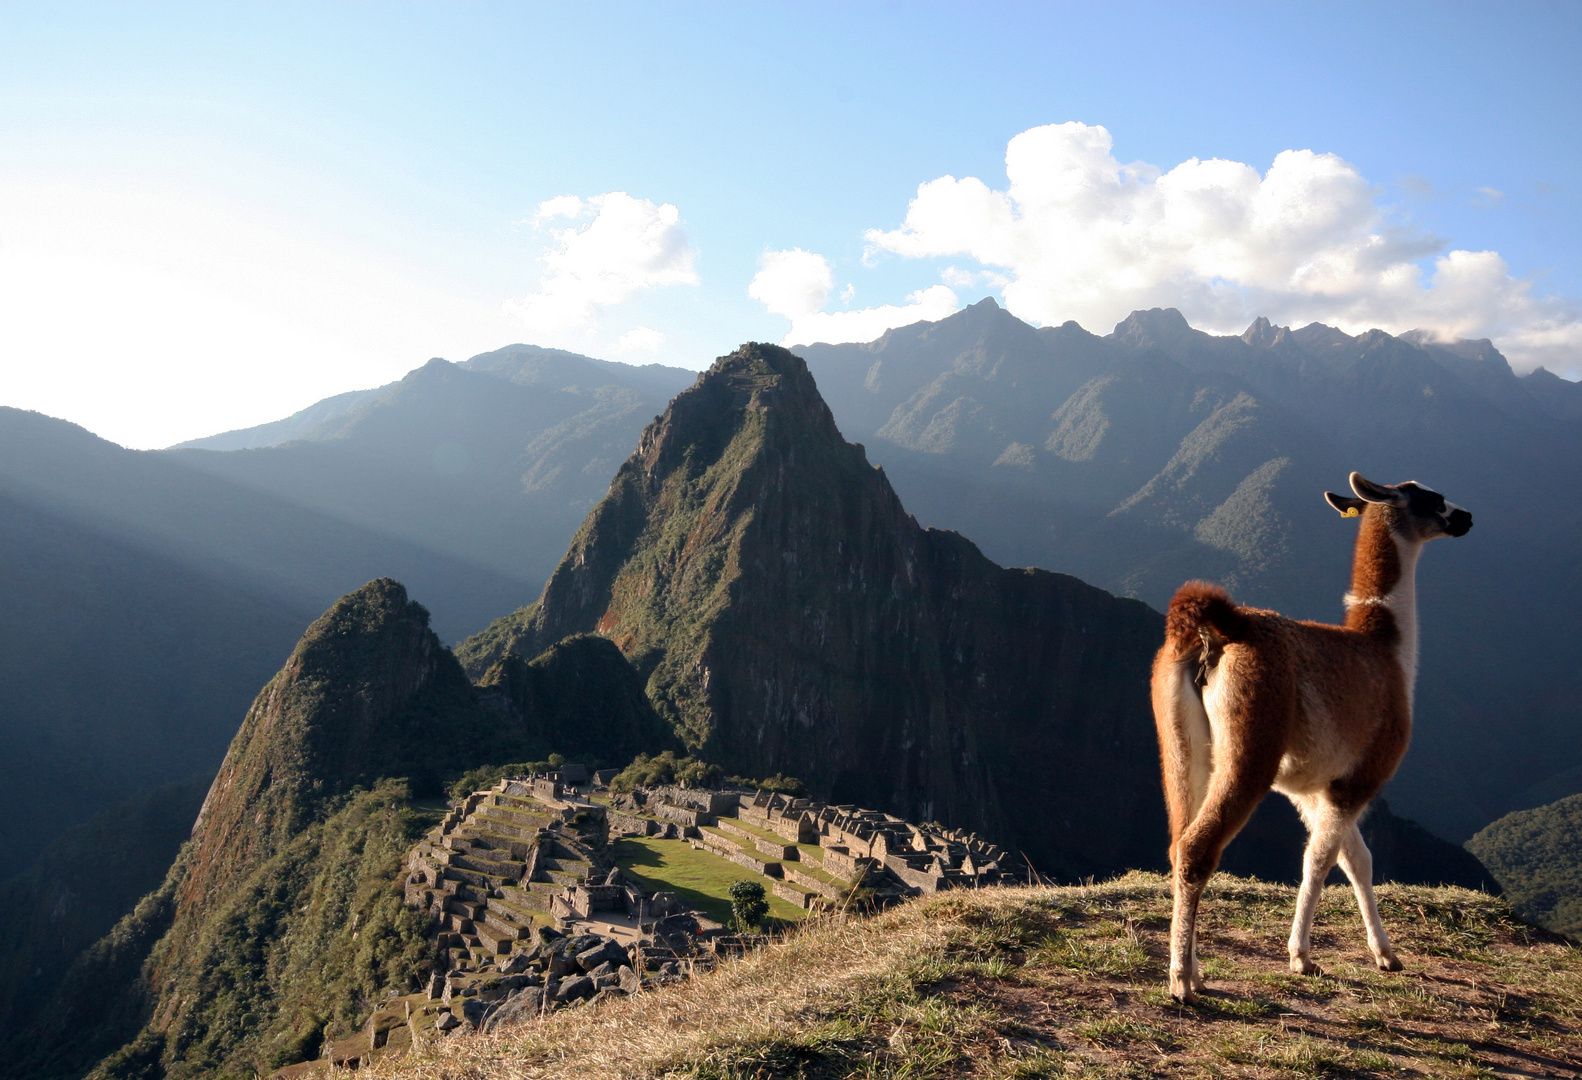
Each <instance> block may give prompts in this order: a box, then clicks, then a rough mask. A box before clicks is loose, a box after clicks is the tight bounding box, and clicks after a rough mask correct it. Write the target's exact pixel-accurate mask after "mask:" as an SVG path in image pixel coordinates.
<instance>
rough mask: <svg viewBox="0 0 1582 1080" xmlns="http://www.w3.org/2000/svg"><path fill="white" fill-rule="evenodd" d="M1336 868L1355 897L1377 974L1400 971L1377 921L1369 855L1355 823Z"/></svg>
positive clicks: (1376, 904) (1347, 835)
mask: <svg viewBox="0 0 1582 1080" xmlns="http://www.w3.org/2000/svg"><path fill="white" fill-rule="evenodd" d="M1340 868H1341V869H1342V870H1344V871H1345V872H1346V876H1347V877H1348V878H1350V879H1351V889H1352V891H1353V892H1355V893H1356V894H1357V910H1358V911H1360V912H1362V925H1363V926H1364V927H1366V928H1367V931H1368V949H1369V951H1371V952H1372V953H1373V962H1374V963H1375V964H1377V965H1378V966H1379V970H1380V971H1400V970H1401V961H1400V960H1399V959H1398V958H1397V957H1396V955H1395V950H1394V949H1392V948H1391V947H1390V935H1389V934H1387V933H1385V930H1384V921H1383V920H1382V919H1380V918H1379V905H1378V903H1377V902H1376V901H1375V900H1374V898H1373V853H1372V852H1370V851H1369V850H1368V845H1367V843H1366V842H1365V841H1364V840H1363V839H1362V830H1360V829H1358V828H1357V823H1356V821H1355V820H1353V821H1352V823H1351V828H1350V829H1349V830H1348V831H1347V833H1346V836H1345V838H1344V840H1343V841H1342V843H1341V845H1340Z"/></svg>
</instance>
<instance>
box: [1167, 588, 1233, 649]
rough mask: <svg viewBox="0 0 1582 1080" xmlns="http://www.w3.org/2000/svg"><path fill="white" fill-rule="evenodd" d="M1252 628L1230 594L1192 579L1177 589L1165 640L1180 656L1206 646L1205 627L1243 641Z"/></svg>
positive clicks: (1226, 638)
mask: <svg viewBox="0 0 1582 1080" xmlns="http://www.w3.org/2000/svg"><path fill="white" fill-rule="evenodd" d="M1248 629H1249V626H1248V621H1247V616H1246V615H1244V614H1243V613H1242V610H1241V608H1239V607H1237V606H1236V603H1235V601H1233V600H1232V599H1231V598H1230V594H1229V593H1227V592H1226V591H1225V590H1224V589H1222V588H1220V587H1219V586H1218V585H1212V584H1210V583H1209V582H1207V581H1189V582H1187V583H1186V584H1185V585H1183V586H1181V587H1180V588H1179V589H1177V590H1176V594H1175V595H1174V596H1172V597H1171V598H1170V607H1169V609H1168V610H1167V611H1166V613H1165V641H1166V642H1168V643H1169V644H1170V646H1171V648H1172V649H1173V650H1174V651H1175V654H1176V655H1177V656H1186V655H1187V654H1188V653H1191V652H1195V651H1197V650H1199V649H1201V648H1203V646H1204V645H1205V644H1207V642H1206V641H1205V640H1204V636H1205V635H1204V631H1205V630H1207V631H1209V633H1210V635H1212V636H1213V637H1214V638H1217V639H1218V641H1219V642H1221V643H1223V642H1233V641H1241V640H1242V639H1244V638H1245V637H1246V636H1247V633H1248Z"/></svg>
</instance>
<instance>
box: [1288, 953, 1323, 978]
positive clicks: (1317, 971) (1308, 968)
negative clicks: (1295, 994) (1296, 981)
mask: <svg viewBox="0 0 1582 1080" xmlns="http://www.w3.org/2000/svg"><path fill="white" fill-rule="evenodd" d="M1291 973H1292V974H1294V975H1322V974H1324V969H1323V968H1321V967H1319V966H1318V965H1317V964H1315V963H1313V961H1312V960H1309V959H1308V958H1307V957H1305V956H1293V957H1291Z"/></svg>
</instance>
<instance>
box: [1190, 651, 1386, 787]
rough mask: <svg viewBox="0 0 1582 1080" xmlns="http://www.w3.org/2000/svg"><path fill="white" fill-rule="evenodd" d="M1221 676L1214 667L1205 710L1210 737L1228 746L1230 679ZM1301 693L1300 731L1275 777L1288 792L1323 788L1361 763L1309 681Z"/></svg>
mask: <svg viewBox="0 0 1582 1080" xmlns="http://www.w3.org/2000/svg"><path fill="white" fill-rule="evenodd" d="M1220 675H1221V669H1220V668H1218V667H1216V668H1213V669H1211V670H1210V671H1209V673H1208V679H1207V681H1206V682H1205V684H1204V686H1203V709H1204V711H1205V712H1206V713H1207V714H1208V724H1209V738H1210V740H1211V741H1212V742H1213V744H1214V745H1215V746H1224V745H1225V741H1226V730H1225V715H1226V712H1227V710H1226V705H1227V701H1226V699H1225V695H1226V689H1225V684H1226V681H1227V680H1225V679H1223V678H1221V677H1220ZM1299 693H1300V694H1301V708H1300V709H1298V710H1297V719H1296V722H1297V730H1296V731H1295V732H1293V733H1292V736H1293V737H1292V739H1291V745H1290V749H1289V750H1287V751H1286V753H1285V755H1284V756H1283V757H1281V758H1280V767H1279V771H1278V772H1276V774H1275V778H1274V789H1275V790H1276V791H1279V792H1281V793H1282V794H1285V795H1304V794H1308V793H1310V792H1315V791H1319V790H1321V789H1323V788H1325V787H1328V786H1329V784H1330V782H1331V781H1334V780H1336V779H1338V778H1340V777H1342V776H1347V775H1350V773H1351V771H1352V770H1353V769H1354V768H1355V767H1356V765H1357V748H1355V747H1352V746H1348V745H1347V744H1346V741H1345V740H1344V739H1342V738H1340V733H1339V732H1338V731H1336V730H1335V725H1334V721H1333V718H1332V717H1331V715H1330V712H1329V707H1328V706H1327V705H1326V704H1325V703H1324V699H1323V696H1322V695H1321V694H1319V693H1318V691H1317V689H1316V688H1315V687H1313V686H1312V685H1311V684H1310V683H1306V682H1304V683H1303V684H1302V686H1301V688H1300V691H1299Z"/></svg>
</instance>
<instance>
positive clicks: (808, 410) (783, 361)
mask: <svg viewBox="0 0 1582 1080" xmlns="http://www.w3.org/2000/svg"><path fill="white" fill-rule="evenodd" d="M869 484H876V485H877V489H876V490H878V491H879V495H880V498H881V499H882V501H883V503H884V505H885V507H886V511H885V512H887V513H888V512H891V511H893V512H895V513H897V514H899V513H901V512H900V509H899V503H898V502H897V501H896V499H895V496H894V493H893V492H891V491H890V490H889V487H888V484H887V483H886V482H885V481H884V480H883V477H882V475H880V474H879V473H877V471H876V470H874V469H872V468H871V467H870V466H869V465H868V462H867V458H866V455H865V453H864V451H863V449H862V447H861V446H858V445H854V444H851V443H847V442H846V441H845V439H843V438H842V437H841V434H840V431H839V429H838V428H837V427H836V426H835V418H834V416H833V415H831V413H830V410H829V407H828V406H827V405H826V404H825V403H824V399H823V397H822V396H820V394H819V391H818V386H817V384H816V383H815V382H814V379H813V375H812V373H811V372H810V371H809V370H808V367H807V364H806V362H805V361H804V360H803V359H802V358H801V357H800V356H797V355H795V354H794V353H792V352H790V351H788V350H786V349H783V348H781V347H779V346H778V345H768V344H763V343H760V342H749V343H747V344H745V345H743V346H742V347H741V348H739V349H737V350H736V351H735V352H732V353H730V354H729V355H726V356H722V357H720V358H719V359H717V360H716V361H715V362H714V364H713V366H711V367H710V368H709V369H708V370H707V371H705V372H703V373H702V374H701V375H699V376H698V378H697V381H696V382H694V383H693V385H692V386H691V387H689V388H688V389H686V390H684V391H682V392H681V393H680V394H678V395H677V396H676V398H675V399H674V400H673V401H672V402H671V403H670V405H669V407H668V408H667V409H666V410H665V412H664V413H663V415H661V416H659V417H656V418H655V420H654V422H653V423H651V424H649V425H648V427H647V428H645V429H644V430H643V434H642V437H641V438H640V439H639V441H638V445H637V449H636V451H634V452H633V454H632V456H631V457H630V458H628V459H627V460H626V462H625V463H624V464H623V465H622V466H621V467H620V469H619V470H617V472H616V474H615V479H614V480H613V481H612V483H611V484H610V490H609V493H608V494H607V495H606V496H605V497H604V499H603V500H602V501H600V503H599V504H598V505H597V506H595V507H594V509H593V511H592V512H591V513H590V514H589V515H588V517H587V519H586V520H585V521H584V522H583V524H582V527H581V528H580V529H579V530H578V531H577V535H576V536H575V537H574V538H573V539H572V542H571V547H570V549H569V550H568V551H567V552H566V556H565V558H564V559H562V560H561V563H560V565H559V567H557V568H556V570H555V572H554V574H553V575H552V576H551V577H550V579H549V582H548V584H546V585H545V587H544V593H543V595H542V597H541V598H540V600H539V602H538V604H537V605H536V606H534V607H533V608H531V609H529V608H524V609H522V610H520V611H518V612H516V613H514V614H512V615H508V616H506V617H505V618H503V619H501V620H498V621H496V623H495V624H494V625H492V626H490V627H489V628H488V629H486V630H484V631H483V632H482V633H480V634H478V635H475V636H474V637H473V638H470V639H469V640H468V641H466V642H464V643H462V645H461V646H460V647H459V649H458V653H459V655H460V657H461V659H462V661H463V663H465V665H466V668H467V671H468V673H469V674H471V675H472V676H473V677H474V678H479V677H482V676H483V675H484V674H485V673H486V672H488V671H489V669H490V668H491V667H492V666H493V665H494V664H495V663H496V662H497V661H499V660H500V659H502V658H503V657H504V656H505V655H506V654H507V653H509V652H516V653H518V654H519V655H521V656H524V657H527V656H537V655H538V654H539V653H541V652H543V651H544V650H545V649H548V648H550V647H551V646H552V645H554V644H555V643H556V642H557V641H560V640H561V639H562V638H564V637H567V636H569V635H572V634H587V633H597V634H601V635H610V636H614V637H615V638H616V640H617V642H618V643H619V644H621V647H622V650H623V651H625V650H626V649H628V647H629V645H630V642H628V641H625V640H624V639H622V638H621V637H619V636H618V635H616V634H614V626H615V624H616V623H617V622H618V621H619V620H618V619H615V618H614V617H613V616H612V615H610V610H611V607H612V602H614V606H615V607H617V608H620V607H621V606H622V604H621V603H620V601H621V600H623V599H629V598H628V597H625V596H624V594H623V595H622V596H620V597H617V596H615V595H614V594H615V593H616V591H617V577H618V576H619V575H621V574H622V572H623V570H625V571H627V572H628V584H630V585H631V586H632V587H633V588H641V585H640V583H639V582H638V580H637V579H644V580H646V579H647V577H649V576H652V575H656V574H657V575H659V576H661V577H662V576H664V574H665V573H666V571H664V570H662V569H661V567H663V566H665V565H669V564H671V563H675V564H676V565H677V566H680V565H683V564H686V565H692V564H693V561H694V557H695V556H697V555H698V554H699V553H700V552H704V551H708V552H711V553H712V554H711V555H710V556H709V558H708V559H706V560H704V561H705V562H708V563H709V567H710V569H709V572H708V573H707V574H706V575H705V576H706V577H707V578H708V580H709V581H710V582H711V583H712V585H711V587H712V586H713V585H723V584H725V583H726V582H727V581H728V579H729V578H730V577H731V576H732V575H733V574H734V573H735V569H734V567H735V565H736V564H735V561H734V560H733V559H731V558H730V557H729V556H728V555H727V551H728V549H730V548H732V547H733V546H734V545H735V544H736V543H737V542H738V541H739V540H740V538H741V528H744V527H745V526H746V523H747V522H749V521H750V520H751V519H752V518H753V517H754V515H755V514H756V513H757V512H758V511H759V510H760V509H761V508H762V506H763V505H764V503H765V500H766V499H769V498H774V499H779V500H786V499H791V500H792V501H797V500H801V501H802V502H803V503H805V504H806V505H808V506H812V505H815V504H816V503H817V501H818V499H819V497H820V496H821V495H824V496H827V495H828V493H829V492H830V491H832V490H836V489H842V488H850V487H853V486H855V487H859V488H865V486H866V485H869ZM634 558H636V559H638V562H637V563H632V560H633V559H634ZM715 563H718V565H715ZM634 575H635V577H634Z"/></svg>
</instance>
